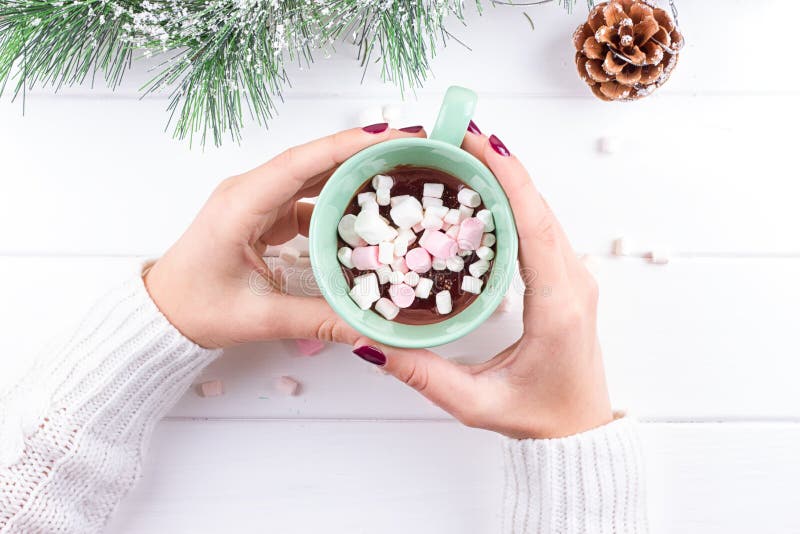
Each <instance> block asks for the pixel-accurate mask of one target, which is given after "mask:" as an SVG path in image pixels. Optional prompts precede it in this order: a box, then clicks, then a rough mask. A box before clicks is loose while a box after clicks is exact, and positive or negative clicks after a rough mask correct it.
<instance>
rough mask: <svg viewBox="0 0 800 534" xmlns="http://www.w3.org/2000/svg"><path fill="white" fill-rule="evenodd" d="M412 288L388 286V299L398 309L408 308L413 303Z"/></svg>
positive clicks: (400, 285) (403, 285)
mask: <svg viewBox="0 0 800 534" xmlns="http://www.w3.org/2000/svg"><path fill="white" fill-rule="evenodd" d="M414 296H415V293H414V288H413V287H411V286H409V285H406V284H393V285H391V286H389V298H391V299H392V302H394V303H395V305H396V306H397V307H398V308H408V307H409V306H411V304H413V303H414Z"/></svg>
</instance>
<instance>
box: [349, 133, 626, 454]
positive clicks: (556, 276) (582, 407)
mask: <svg viewBox="0 0 800 534" xmlns="http://www.w3.org/2000/svg"><path fill="white" fill-rule="evenodd" d="M462 146H463V148H464V149H465V150H467V151H469V152H471V153H472V154H473V155H474V156H476V157H477V158H479V159H480V160H482V161H483V162H484V163H485V164H486V165H487V166H488V167H489V168H490V169H491V170H492V172H493V173H494V174H495V176H497V178H498V180H499V181H500V184H501V185H502V186H503V189H505V191H506V194H507V195H508V198H509V200H510V202H511V208H512V211H513V212H514V218H515V219H516V223H517V231H518V233H519V260H520V267H521V274H522V278H523V281H524V282H525V297H524V304H525V311H524V314H523V325H524V332H523V334H522V337H521V338H520V339H519V340H518V341H517V342H515V343H514V344H513V345H511V346H510V347H508V348H507V349H505V350H504V351H502V352H501V353H500V354H498V355H497V356H495V357H494V358H493V359H491V360H489V361H488V362H486V363H483V364H479V365H474V366H468V365H461V364H458V363H455V362H452V361H449V360H445V359H442V358H440V357H438V356H436V355H435V354H434V353H432V352H430V351H427V350H400V349H393V348H390V347H384V346H378V345H376V344H375V343H374V342H372V341H371V340H368V339H365V338H360V339H358V340H357V341H356V343H355V344H354V346H355V350H354V352H355V353H356V354H357V355H359V356H361V357H362V358H364V359H366V360H367V361H370V362H371V363H375V364H377V365H383V366H384V368H385V369H386V371H387V372H389V373H390V374H392V375H394V376H395V377H397V378H399V379H400V380H402V381H403V382H405V383H406V384H408V385H409V386H411V387H413V388H415V389H416V390H418V391H419V392H420V393H422V394H423V395H425V396H426V397H427V398H428V399H430V400H431V401H432V402H434V403H435V404H437V405H439V406H440V407H441V408H443V409H444V410H446V411H448V412H450V413H451V414H452V415H453V416H454V417H456V418H457V419H458V420H460V421H461V422H462V423H464V424H466V425H468V426H472V427H479V428H485V429H488V430H493V431H496V432H500V433H501V434H505V435H506V436H509V437H513V438H520V439H522V438H557V437H565V436H569V435H572V434H576V433H579V432H582V431H585V430H589V429H592V428H595V427H598V426H601V425H604V424H606V423H608V422H610V421H612V419H613V415H612V412H611V406H610V402H609V398H608V390H607V387H606V381H605V376H604V371H603V362H602V355H601V352H600V345H599V342H598V339H597V328H596V314H597V285H596V283H595V281H594V279H593V278H592V276H591V274H589V272H588V271H587V269H586V268H585V267H584V265H583V263H582V262H581V261H580V260H579V259H578V258H577V257H576V255H575V253H574V252H573V251H572V248H571V247H570V244H569V242H568V241H567V238H566V236H565V235H564V232H563V230H562V229H561V226H560V225H559V223H558V221H557V220H556V218H555V216H554V215H553V213H552V211H551V210H550V208H549V207H548V205H547V203H546V202H545V201H544V199H543V198H542V196H541V195H540V194H539V192H538V191H537V190H536V188H535V186H534V185H533V182H532V181H531V179H530V177H529V176H528V173H527V172H526V171H525V169H524V167H523V166H522V165H521V164H520V162H519V161H518V160H517V159H516V158H515V157H514V156H512V155H511V154H510V153H509V151H508V150H507V149H506V147H505V145H503V143H502V142H501V141H500V140H499V139H498V138H497V137H495V136H491V137H489V138H487V137H485V136H483V135H481V134H480V132H479V131H478V130H477V128H476V127H474V125H471V128H470V132H469V133H467V135H466V137H465V138H464V143H463V145H462Z"/></svg>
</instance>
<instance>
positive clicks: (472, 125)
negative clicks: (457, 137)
mask: <svg viewBox="0 0 800 534" xmlns="http://www.w3.org/2000/svg"><path fill="white" fill-rule="evenodd" d="M467 131H468V132H470V133H474V134H475V135H481V134H482V133H483V132H481V129H480V128H478V125H477V124H475V123H474V122H472V121H469V124H468V125H467Z"/></svg>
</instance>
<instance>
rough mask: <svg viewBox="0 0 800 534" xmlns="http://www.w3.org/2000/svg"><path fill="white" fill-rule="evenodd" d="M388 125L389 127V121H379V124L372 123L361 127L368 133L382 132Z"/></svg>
mask: <svg viewBox="0 0 800 534" xmlns="http://www.w3.org/2000/svg"><path fill="white" fill-rule="evenodd" d="M388 127H389V123H388V122H379V123H378V124H370V125H369V126H364V127H363V128H361V129H362V130H364V131H365V132H367V133H371V134H378V133H381V132H385V131H386V128H388Z"/></svg>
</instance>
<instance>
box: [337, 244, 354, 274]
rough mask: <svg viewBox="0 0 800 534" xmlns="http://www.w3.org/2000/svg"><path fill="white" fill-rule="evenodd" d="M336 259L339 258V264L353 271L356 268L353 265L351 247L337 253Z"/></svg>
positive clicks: (343, 248) (341, 249)
mask: <svg viewBox="0 0 800 534" xmlns="http://www.w3.org/2000/svg"><path fill="white" fill-rule="evenodd" d="M336 257H338V258H339V263H341V264H342V265H344V266H345V267H347V268H348V269H352V268H353V267H355V265H353V249H351V248H350V247H342V248H340V249H339V251H338V252H336Z"/></svg>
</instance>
